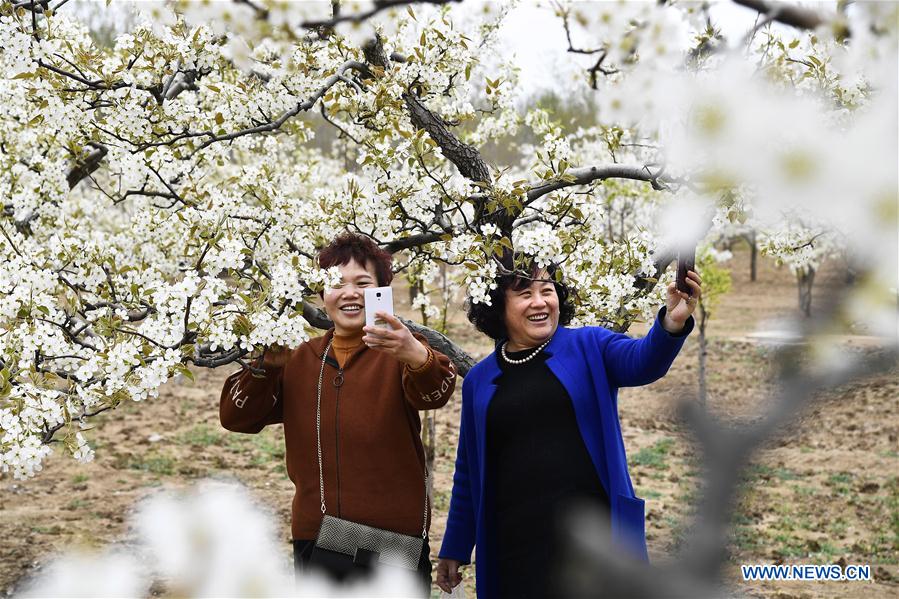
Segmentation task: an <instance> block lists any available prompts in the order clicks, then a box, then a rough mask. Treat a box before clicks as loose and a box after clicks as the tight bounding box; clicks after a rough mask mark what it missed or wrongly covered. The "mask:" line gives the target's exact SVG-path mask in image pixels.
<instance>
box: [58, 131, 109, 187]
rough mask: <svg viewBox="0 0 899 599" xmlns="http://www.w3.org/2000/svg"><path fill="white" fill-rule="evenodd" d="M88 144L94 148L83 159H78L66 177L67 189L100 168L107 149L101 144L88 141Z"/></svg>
mask: <svg viewBox="0 0 899 599" xmlns="http://www.w3.org/2000/svg"><path fill="white" fill-rule="evenodd" d="M88 145H89V146H90V147H92V148H94V149H93V151H91V152H90V153H89V154H88V155H87V156H85V157H84V159H82V160H80V161H79V162H78V163H77V164H76V165H75V168H73V169H72V170H71V171H70V172H69V174H68V176H67V177H66V182H67V183H68V184H69V189H72V188H74V187H75V186H76V185H78V182H79V181H81V180H82V179H84V178H85V177H87V176H88V175H90V174H91V173H93V172H94V171H95V170H97V169H98V168H100V163H101V162H102V161H103V158H104V157H105V156H106V154H107V152H109V149H108V148H107V147H106V146H104V145H102V144H98V143H95V142H90V143H89V144H88Z"/></svg>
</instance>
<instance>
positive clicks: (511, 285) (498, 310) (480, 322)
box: [465, 261, 575, 341]
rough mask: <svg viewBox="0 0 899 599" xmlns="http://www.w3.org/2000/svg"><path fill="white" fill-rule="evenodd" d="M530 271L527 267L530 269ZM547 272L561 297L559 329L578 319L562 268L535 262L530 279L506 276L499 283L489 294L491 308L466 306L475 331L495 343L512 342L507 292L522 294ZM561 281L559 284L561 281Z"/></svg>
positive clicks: (511, 275) (470, 304)
mask: <svg viewBox="0 0 899 599" xmlns="http://www.w3.org/2000/svg"><path fill="white" fill-rule="evenodd" d="M526 268H527V267H526ZM544 270H545V271H546V274H547V275H548V277H549V278H548V280H550V281H552V284H553V286H554V287H555V288H556V295H557V296H559V325H562V326H564V325H567V324H569V323H570V322H571V319H572V318H574V311H575V308H574V299H573V294H572V291H571V289H570V288H569V287H568V285H566V284H565V283H564V281H563V279H562V277H561V275H560V274H558V273H560V270H559V267H558V266H557V265H555V264H550V265H548V266H546V267H539V266H537V265H536V264H535V263H534V262H533V261H531V263H530V268H529V269H528V270H527V272H529V276H524V275H523V274H521V273H520V272H519V273H515V274H509V275H502V276H500V277H498V278H497V279H496V288H494V289H491V290H490V292H489V294H488V295H489V296H490V305H489V306H488V305H487V304H485V303H483V302H482V303H477V304H476V303H474V302H472V301H471V299H469V300H468V301H466V303H465V311H466V312H467V314H468V320H469V321H470V322H471V324H473V325H474V326H475V328H476V329H477V330H479V331H481V332H482V333H484V334H485V335H487V336H488V337H490V338H491V339H493V340H494V341H502V340H503V339H508V338H509V331H508V330H507V329H506V320H505V314H506V291H507V290H509V289H511V290H513V291H519V290H521V289H524V288H525V287H527V286H528V285H530V284H531V283H533V282H534V280H535V279H537V275H539V274H540V272H541V271H544ZM557 278H558V280H557Z"/></svg>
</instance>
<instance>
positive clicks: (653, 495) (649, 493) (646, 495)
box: [639, 489, 662, 499]
mask: <svg viewBox="0 0 899 599" xmlns="http://www.w3.org/2000/svg"><path fill="white" fill-rule="evenodd" d="M639 496H640V497H642V498H643V499H658V498H659V497H661V496H662V494H661V493H659V492H658V491H653V490H652V489H646V490H645V491H641V492H640V493H639Z"/></svg>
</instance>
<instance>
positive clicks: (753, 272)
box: [747, 229, 759, 283]
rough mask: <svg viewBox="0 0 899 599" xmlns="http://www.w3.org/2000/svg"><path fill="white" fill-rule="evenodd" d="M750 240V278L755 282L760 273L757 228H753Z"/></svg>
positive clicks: (748, 238) (749, 236)
mask: <svg viewBox="0 0 899 599" xmlns="http://www.w3.org/2000/svg"><path fill="white" fill-rule="evenodd" d="M747 240H748V241H749V280H750V281H752V282H753V283H755V279H756V276H757V274H758V268H757V266H758V253H759V251H758V244H757V243H756V242H755V229H753V230H752V231H751V232H750V233H749V235H748V237H747Z"/></svg>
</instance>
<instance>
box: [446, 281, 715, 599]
mask: <svg viewBox="0 0 899 599" xmlns="http://www.w3.org/2000/svg"><path fill="white" fill-rule="evenodd" d="M555 274H556V269H555V267H552V266H551V267H549V268H548V269H537V268H532V269H531V275H532V276H531V277H520V276H505V277H502V278H500V279H499V281H498V285H497V287H496V289H494V290H493V291H492V292H491V294H490V295H491V302H492V305H490V306H487V305H484V304H472V305H469V309H468V317H469V319H470V320H471V321H472V323H474V324H475V326H476V327H477V328H478V329H479V330H480V331H482V332H484V333H486V334H487V335H489V336H490V337H491V338H493V339H494V340H495V341H496V343H497V345H496V350H495V351H494V352H493V353H492V354H490V355H489V356H487V357H486V358H484V359H483V360H481V362H479V363H478V364H477V365H476V366H475V367H474V368H472V369H471V371H470V372H469V373H468V376H466V377H465V381H464V383H463V385H462V421H461V426H460V432H459V448H458V453H457V457H456V471H455V475H454V476H453V492H452V498H451V500H450V509H449V516H448V518H447V524H446V533H445V535H444V538H443V546H442V547H441V549H440V556H439V557H440V561H439V563H438V565H437V584H438V585H439V586H440V587H441V588H442V589H443V590H444V591H446V592H450V591H451V589H452V587H454V586H456V585H458V584H459V583H460V582H461V580H462V577H461V574H460V573H459V567H460V566H461V565H464V564H468V563H470V562H471V555H472V550H473V549H474V547H475V546H477V572H476V574H477V590H478V596H479V597H481V598H482V599H483V598H488V599H489V598H493V597H516V598H518V597H541V598H542V597H548V596H553V595H554V594H557V593H559V592H560V589H559V588H558V586H557V583H555V582H554V581H553V580H552V567H551V566H552V559H551V556H552V555H553V554H554V552H555V549H556V548H558V544H559V543H560V542H561V541H562V540H563V539H562V538H561V534H560V532H559V528H560V526H559V524H560V516H561V514H562V512H564V511H565V510H566V509H567V508H568V507H569V506H571V505H572V504H574V503H580V504H583V503H585V502H586V503H589V504H592V505H593V506H595V507H596V508H597V509H599V510H602V511H603V513H605V514H607V516H608V518H609V524H610V530H611V535H612V542H614V543H616V544H617V545H618V546H620V547H622V548H623V549H624V550H626V551H629V552H631V553H632V554H633V555H634V556H635V557H637V558H638V559H644V560H645V559H647V553H646V538H645V534H644V510H643V500H642V499H640V498H638V497H636V496H635V495H634V488H633V485H632V484H631V480H630V476H629V475H628V472H627V458H626V456H625V452H624V442H623V440H622V437H621V428H620V425H619V422H618V398H617V394H618V388H619V387H632V386H637V385H646V384H648V383H651V382H653V381H655V380H656V379H658V378H660V377H662V376H664V374H665V373H666V372H667V371H668V368H669V367H670V366H671V363H672V362H673V361H674V358H675V356H677V353H678V352H679V351H680V348H681V346H682V345H683V343H684V340H685V339H686V336H687V335H688V334H689V333H690V331H691V330H692V329H693V318H692V314H693V310H694V309H695V307H696V303H697V301H698V299H699V297H700V294H701V279H700V277H699V275H697V274H696V273H695V272H693V271H690V273H689V275H688V285H689V286H690V287H691V289H692V293H691V294H686V293H683V292H681V291H678V290H677V289H676V287H675V285H674V283H672V284H671V285H669V286H668V290H667V301H666V305H665V306H664V307H662V308H661V310H660V311H659V313H658V316H657V318H656V320H655V322H654V324H653V326H652V328H651V329H650V331H649V333H648V334H647V335H646V336H645V337H643V338H642V339H631V338H630V337H627V336H626V335H622V334H619V333H614V332H612V331H609V330H608V329H605V328H602V327H583V328H578V329H569V328H566V327H565V326H564V325H567V324H568V323H569V322H570V321H571V318H572V316H573V314H574V308H573V306H572V304H571V302H570V300H569V290H568V288H567V287H566V286H565V285H564V284H563V283H559V282H555V281H554V276H555ZM560 325H563V326H560Z"/></svg>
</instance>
